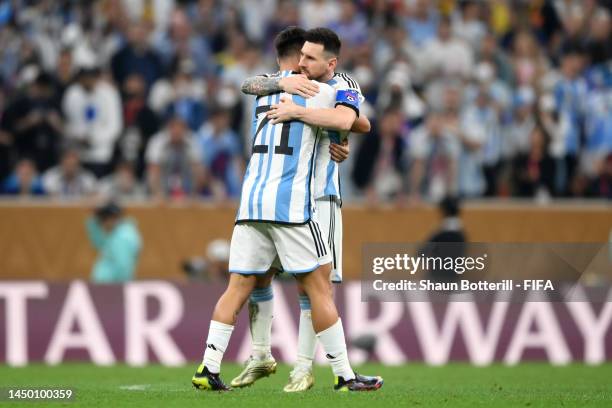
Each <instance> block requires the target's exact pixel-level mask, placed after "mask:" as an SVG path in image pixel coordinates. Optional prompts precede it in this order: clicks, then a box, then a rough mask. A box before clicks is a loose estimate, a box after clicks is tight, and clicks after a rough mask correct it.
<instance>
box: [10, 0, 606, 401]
mask: <svg viewBox="0 0 612 408" xmlns="http://www.w3.org/2000/svg"><path fill="white" fill-rule="evenodd" d="M611 12H612V3H611V2H610V1H609V0H599V1H597V0H585V1H576V0H533V1H525V0H491V1H479V0H469V1H462V0H439V1H435V0H403V1H402V0H396V1H393V0H388V1H387V0H380V1H377V0H354V1H353V0H343V1H331V0H310V1H299V2H297V1H290V0H257V1H247V0H235V1H230V0H227V1H224V0H97V1H78V0H56V1H52V0H40V1H37V0H0V61H1V64H0V193H1V194H2V195H1V197H0V278H1V279H2V280H1V281H0V333H1V334H2V335H1V336H0V362H1V363H2V364H5V365H8V366H22V365H27V364H31V363H37V362H38V363H44V364H60V363H66V362H73V361H80V362H85V363H90V362H91V363H94V364H96V365H113V364H118V363H127V364H129V365H136V366H139V365H144V364H149V363H161V364H164V365H178V366H182V365H183V364H185V363H187V362H191V361H197V360H199V358H200V357H201V353H202V342H203V338H204V335H205V333H206V329H207V324H208V319H209V317H210V313H211V311H212V306H213V305H214V302H215V301H216V299H217V296H218V295H219V294H220V293H221V291H222V289H223V285H224V281H225V279H226V274H225V270H226V268H227V265H226V263H227V256H228V254H227V252H228V240H229V238H230V236H231V231H232V227H233V219H234V216H235V203H236V200H237V195H238V194H239V188H240V183H241V178H242V174H243V171H244V166H245V163H246V161H247V160H248V157H249V155H250V152H249V148H250V143H249V138H250V135H249V129H250V126H251V118H250V112H251V110H252V104H253V100H252V98H251V97H248V96H245V95H243V94H241V92H240V86H241V83H242V81H243V80H244V79H245V78H247V77H249V76H253V75H257V74H261V73H267V72H274V71H276V66H275V65H276V63H275V59H274V51H273V48H272V40H273V38H274V36H275V35H276V33H278V32H279V31H280V30H281V29H283V28H285V27H287V26H290V25H299V26H302V27H304V28H313V27H317V26H325V27H329V28H332V29H334V30H335V31H336V32H337V33H338V34H339V36H340V38H341V40H342V41H343V47H342V55H341V58H340V70H341V71H342V72H347V73H348V74H350V75H351V76H352V77H353V78H354V79H355V80H356V81H357V82H358V83H359V85H360V86H361V89H362V92H363V94H364V95H365V97H366V103H365V104H364V106H363V107H362V112H364V113H365V114H366V115H367V116H368V117H369V118H370V120H371V121H372V123H373V129H372V131H371V132H370V133H369V134H368V135H364V136H358V135H353V136H352V137H351V139H350V149H351V154H350V156H349V159H348V160H347V161H346V162H344V163H343V164H342V165H341V181H342V183H341V185H342V189H343V200H344V207H343V217H344V258H345V259H344V269H345V272H344V273H345V276H346V282H345V283H344V284H343V285H342V286H341V287H339V288H338V291H337V292H338V303H339V306H340V310H341V313H342V314H343V316H344V319H345V322H346V323H345V327H346V329H347V336H348V338H349V339H350V340H351V341H353V342H354V341H357V342H356V343H354V344H353V346H351V353H352V357H353V359H354V361H357V362H366V361H374V362H378V363H380V364H383V365H382V366H377V367H384V366H393V365H402V364H404V363H406V362H408V361H410V362H423V363H426V364H434V365H440V364H446V363H449V362H457V361H461V362H466V363H469V364H474V365H488V364H491V363H496V362H502V363H507V364H518V363H524V362H532V361H535V362H544V363H546V364H549V363H551V364H553V365H557V364H567V363H588V364H602V363H606V362H608V361H609V360H611V359H612V333H610V331H611V330H610V327H611V326H612V303H610V302H606V303H597V304H591V303H588V302H586V303H569V302H568V303H563V302H560V303H554V304H552V303H544V302H541V303H529V304H523V305H511V306H508V305H506V306H496V304H489V305H482V304H479V305H477V304H473V303H461V304H449V305H441V304H428V303H409V304H402V303H378V302H373V303H370V304H366V303H361V301H360V285H359V277H360V273H361V259H362V258H361V248H362V245H363V244H364V243H369V242H423V241H425V240H427V239H428V238H429V237H431V236H432V234H434V233H436V232H444V231H445V230H446V229H450V230H453V231H456V230H457V229H459V230H461V231H462V232H463V233H464V234H465V237H466V239H467V240H469V241H472V242H485V243H497V242H523V243H525V242H563V243H588V242H590V243H607V242H611V241H612V233H611V230H612V206H611V203H612V201H610V200H611V199H612V25H611V24H612V23H611ZM448 196H453V197H459V198H460V200H461V201H460V202H461V212H460V214H459V215H458V216H455V214H450V216H449V217H446V218H443V217H441V216H440V214H439V213H438V210H437V205H438V203H439V202H440V201H441V200H442V199H443V198H444V197H448ZM111 199H112V200H113V201H114V202H115V203H117V205H106V204H107V203H108V202H109V200H111ZM447 215H448V214H447ZM108 220H111V221H110V222H118V223H119V224H121V225H122V228H123V227H124V228H123V229H122V234H121V236H120V237H118V238H117V241H116V245H117V246H118V247H120V248H121V249H120V250H119V251H118V252H121V254H120V255H117V256H121V259H122V260H123V261H124V262H125V264H124V266H125V268H124V269H123V271H127V272H123V273H118V274H114V273H113V272H112V271H111V270H109V268H110V267H109V265H108V263H107V259H105V254H106V255H108V253H109V251H111V249H104V248H103V247H101V246H100V245H99V243H100V241H99V237H100V234H104V228H105V222H107V221H108ZM117 220H118V221H117ZM112 225H113V226H115V225H116V224H112ZM130 249H131V252H130ZM105 251H106V252H105ZM113 253H114V252H113ZM611 253H612V251H611ZM130 254H132V255H130ZM134 254H137V256H134ZM610 262H612V255H610ZM517 265H518V264H517ZM111 269H112V268H111ZM517 269H518V266H517ZM610 271H612V268H610ZM517 273H518V272H517ZM608 278H609V276H608ZM585 279H586V280H585V283H587V284H589V285H605V284H606V283H609V282H605V279H604V281H603V282H602V280H601V279H596V280H589V279H588V277H586V278H585ZM88 281H90V282H89V283H88ZM102 283H112V284H110V285H108V284H106V285H103V284H102ZM294 291H295V289H294V288H293V285H292V284H291V283H287V282H285V283H278V284H276V286H275V294H276V297H275V299H276V300H275V302H276V306H277V308H276V315H275V319H276V321H275V325H274V338H273V342H274V347H275V349H274V350H275V354H276V355H277V357H278V358H279V359H280V360H282V361H284V362H291V361H293V359H294V358H295V353H296V335H297V316H298V304H297V301H296V299H295V293H294ZM500 308H501V309H500ZM246 320H247V318H246V316H245V315H244V313H243V315H241V318H240V322H239V324H238V326H237V327H238V329H237V332H236V333H235V335H234V337H233V341H232V344H231V347H230V349H229V351H228V354H227V355H228V359H229V360H230V361H235V362H239V361H242V360H244V359H245V358H246V357H247V356H248V354H249V343H248V330H247V326H246ZM372 334H375V336H374V338H375V341H373V342H368V341H367V339H368V335H372ZM364 338H365V340H366V341H364ZM320 360H321V361H323V360H324V359H320ZM35 367H39V366H35ZM402 367H403V366H402ZM606 367H607V365H606ZM191 368H192V367H189V369H188V370H186V371H185V373H186V374H185V375H186V377H185V378H184V379H183V380H185V381H184V382H187V381H188V378H189V376H190V374H191V373H190V372H191ZM381 369H382V368H381ZM389 369H390V370H391V368H389ZM401 369H402V368H401V367H400V368H398V370H401ZM583 369H584V368H581V370H583ZM3 370H8V371H5V372H6V374H7V375H10V374H11V372H15V371H10V369H6V368H3ZM37 370H38V368H37ZM87 370H90V368H88V367H85V366H83V372H84V373H87V372H88V371H87ZM406 370H408V368H406ZM420 370H421V371H419V372H420V373H423V372H424V371H422V370H423V368H420ZM459 371H460V373H459V374H457V375H460V376H461V375H465V372H463V371H461V370H459ZM77 372H79V371H78V369H77ZM400 372H401V371H395V372H394V373H395V374H392V375H397V376H399V377H401V375H400V374H399V373H400ZM544 372H545V374H543V376H544V377H547V376H551V377H549V378H555V377H554V376H552V374H551V372H550V371H544ZM540 374H541V373H540ZM540 374H538V376H537V378H538V379H540V378H542V375H540ZM72 375H74V373H73V374H72ZM90 375H94V374H90ZM580 375H581V376H582V377H585V378H590V377H593V384H597V381H596V380H595V378H599V379H601V376H602V375H604V376H605V375H606V374H605V372H604V371H597V369H596V368H586V369H584V371H580ZM84 376H85V377H84V378H88V377H87V374H84ZM432 376H433V377H432V381H435V380H433V378H435V375H432ZM158 377H159V378H157V379H158V380H160V381H161V378H163V376H161V374H160V375H158ZM399 377H398V378H399ZM6 378H8V377H6ZM14 378H16V379H18V378H19V376H17V377H14ZM65 378H71V377H70V376H69V375H68V376H67V377H65ZM403 378H404V380H402V381H412V380H414V378H412V379H409V378H408V377H403ZM525 378H531V377H529V376H528V375H527V376H526V377H525ZM604 378H605V377H604ZM608 378H609V374H608ZM483 380H484V381H485V382H486V378H485V379H483ZM565 380H566V379H564V378H560V381H561V382H562V384H565V383H563V381H565ZM19 381H20V382H19V383H20V384H28V377H27V376H24V378H23V380H19ZM58 381H59V382H60V383H61V378H60V379H57V378H55V383H57V382H58ZM94 381H95V379H94V378H93V377H92V382H94ZM126 381H131V380H126ZM145 381H146V380H145ZM449 381H450V383H453V380H449ZM534 381H535V379H534ZM3 382H4V380H3ZM52 382H53V380H52ZM181 383H182V381H181ZM7 384H8V383H7ZM429 386H431V384H429ZM598 387H600V388H597V390H599V391H598V392H600V391H602V390H603V391H604V393H602V394H599V395H600V397H599V398H600V400H598V401H599V402H602V401H604V400H605V401H609V398H612V397H611V396H610V389H609V387H605V386H604V385H601V386H599V385H598ZM582 391H584V392H587V391H585V390H582ZM449 392H450V393H451V394H449V395H452V391H449ZM559 392H561V391H559ZM519 394H520V393H519ZM418 395H419V394H418V392H417V396H418ZM445 395H446V394H445ZM602 396H603V397H602ZM118 398H121V397H120V396H118ZM602 398H603V399H602ZM606 398H607V399H606ZM418 400H419V399H418V398H417V401H418ZM425 401H426V400H425ZM438 402H440V403H441V404H443V403H444V401H438ZM515 402H516V401H515ZM583 402H593V401H591V400H584V401H583ZM578 405H581V404H578ZM604 405H605V403H603V405H602V406H604ZM260 406H261V405H260ZM582 406H585V405H582Z"/></svg>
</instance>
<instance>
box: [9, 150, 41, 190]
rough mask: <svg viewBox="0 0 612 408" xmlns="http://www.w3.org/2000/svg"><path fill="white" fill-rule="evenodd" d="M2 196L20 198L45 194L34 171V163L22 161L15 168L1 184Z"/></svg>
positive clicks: (26, 160)
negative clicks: (16, 196) (18, 196)
mask: <svg viewBox="0 0 612 408" xmlns="http://www.w3.org/2000/svg"><path fill="white" fill-rule="evenodd" d="M1 191H2V194H7V195H20V196H40V195H44V194H45V189H44V188H43V184H42V180H41V178H40V176H39V175H38V173H37V171H36V166H35V165H34V162H32V160H29V159H22V160H20V161H19V162H18V163H17V166H15V171H14V172H13V174H11V175H10V176H9V177H8V178H7V179H6V180H5V181H4V183H3V184H2V189H1Z"/></svg>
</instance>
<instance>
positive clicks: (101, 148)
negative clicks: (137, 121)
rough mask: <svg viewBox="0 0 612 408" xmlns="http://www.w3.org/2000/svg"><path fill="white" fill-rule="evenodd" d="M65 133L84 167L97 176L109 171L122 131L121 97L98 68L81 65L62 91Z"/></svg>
mask: <svg viewBox="0 0 612 408" xmlns="http://www.w3.org/2000/svg"><path fill="white" fill-rule="evenodd" d="M62 108H63V111H64V115H65V116H66V133H67V134H66V136H67V137H68V139H71V140H72V141H73V142H75V143H76V144H78V146H79V153H80V158H81V160H82V162H83V165H84V167H85V168H87V169H89V170H90V171H91V172H93V173H94V174H95V176H96V177H98V178H100V177H103V176H106V175H107V174H109V173H110V172H111V171H112V163H111V160H112V157H113V151H114V148H115V141H116V140H117V138H118V137H119V134H120V132H121V126H122V120H121V99H120V98H119V93H118V92H117V89H116V88H115V87H114V86H113V85H112V84H110V83H109V82H107V81H105V80H103V79H102V78H101V77H100V71H99V70H98V69H97V68H91V67H90V68H84V69H82V70H81V72H80V73H79V79H78V81H77V82H76V83H74V84H73V85H71V86H70V87H69V88H68V89H67V90H66V93H65V94H64V99H63V101H62Z"/></svg>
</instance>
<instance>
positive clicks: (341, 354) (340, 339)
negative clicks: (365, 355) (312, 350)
mask: <svg viewBox="0 0 612 408" xmlns="http://www.w3.org/2000/svg"><path fill="white" fill-rule="evenodd" d="M317 337H318V338H319V341H320V342H321V344H322V345H323V349H324V350H325V357H327V359H328V360H329V363H330V365H331V368H332V371H333V372H334V375H335V376H337V377H342V378H344V379H345V380H351V379H353V378H355V373H354V372H353V369H352V368H351V364H350V363H349V360H348V353H347V351H346V341H345V340H344V329H343V328H342V320H341V319H338V321H337V322H336V323H334V324H333V325H332V326H330V327H328V328H327V329H325V330H323V331H322V332H319V333H317Z"/></svg>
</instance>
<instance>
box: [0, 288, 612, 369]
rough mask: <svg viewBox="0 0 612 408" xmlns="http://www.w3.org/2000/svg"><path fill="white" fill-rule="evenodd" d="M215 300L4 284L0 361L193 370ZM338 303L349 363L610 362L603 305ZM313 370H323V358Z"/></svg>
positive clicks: (276, 334) (293, 324)
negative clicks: (190, 366) (186, 365)
mask: <svg viewBox="0 0 612 408" xmlns="http://www.w3.org/2000/svg"><path fill="white" fill-rule="evenodd" d="M222 290H223V285H222V284H205V283H190V284H177V283H171V282H166V281H139V282H133V283H129V284H126V285H108V286H104V285H88V284H86V283H84V282H81V281H73V282H71V283H68V284H59V283H58V284H50V283H46V282H43V281H4V282H2V283H0V362H2V363H6V364H9V365H14V366H19V365H24V364H27V363H28V362H37V361H41V362H45V363H48V364H59V363H62V362H65V361H73V360H77V361H91V362H93V363H95V364H98V365H109V364H114V363H120V362H125V363H127V364H130V365H145V364H148V363H153V362H159V363H161V364H164V365H181V364H184V363H186V362H188V361H195V360H199V359H200V358H201V352H202V344H201V341H202V337H203V334H204V333H206V329H207V323H208V319H209V318H210V313H211V310H212V308H213V306H214V302H215V301H216V299H217V297H218V296H219V294H220V293H221V292H222ZM274 293H275V297H274V302H275V305H274V323H273V329H272V330H273V334H272V344H273V347H274V350H273V351H274V354H275V356H277V358H278V359H279V360H282V361H286V362H291V361H293V360H294V359H295V356H296V345H297V323H298V313H299V309H298V303H297V299H296V294H295V285H293V284H286V283H285V284H281V283H278V284H275V286H274ZM610 296H612V291H611V292H608V299H610ZM586 297H587V295H586V294H585V298H586ZM336 299H337V304H338V306H339V311H340V313H341V315H342V316H343V322H344V327H345V329H346V331H347V338H348V340H349V350H350V355H351V358H352V361H354V362H355V363H359V362H364V361H366V360H367V359H370V358H371V359H375V360H379V361H380V362H382V363H384V364H389V365H394V364H403V363H406V362H425V363H427V364H432V365H439V364H445V363H447V362H449V361H468V362H471V363H472V364H475V365H487V364H491V363H494V362H502V363H505V364H510V365H512V364H517V363H519V362H523V361H534V360H539V361H547V362H550V363H552V364H567V363H571V362H585V363H588V364H599V363H603V362H605V361H609V360H612V333H611V332H612V330H610V329H611V327H612V302H609V301H608V302H607V303H606V302H599V301H597V302H588V301H582V302H569V301H567V302H524V303H512V302H489V303H482V302H466V301H462V302H450V303H442V302H427V301H419V302H382V301H376V300H371V301H369V302H367V303H366V302H362V301H361V287H360V283H359V282H347V283H345V284H343V285H341V286H339V287H338V290H337V294H336ZM247 319H248V317H247V313H246V312H243V313H242V314H241V315H240V317H239V321H238V323H237V325H236V330H235V333H234V335H235V339H236V341H233V342H231V344H230V346H229V349H228V351H227V353H226V356H227V359H228V360H234V361H244V360H245V359H246V358H247V357H248V356H249V353H250V337H249V333H248V330H247V323H248V322H247ZM317 360H318V361H319V362H324V360H325V359H324V357H323V355H322V353H321V351H320V350H319V351H318V355H317Z"/></svg>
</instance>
